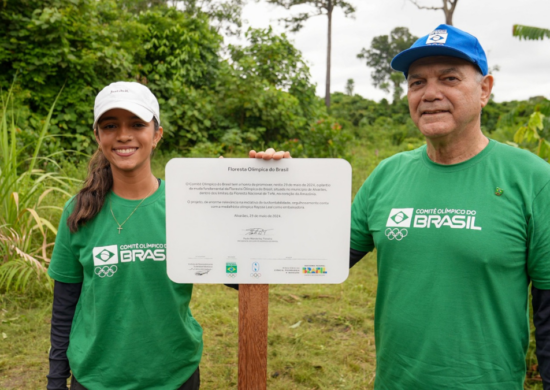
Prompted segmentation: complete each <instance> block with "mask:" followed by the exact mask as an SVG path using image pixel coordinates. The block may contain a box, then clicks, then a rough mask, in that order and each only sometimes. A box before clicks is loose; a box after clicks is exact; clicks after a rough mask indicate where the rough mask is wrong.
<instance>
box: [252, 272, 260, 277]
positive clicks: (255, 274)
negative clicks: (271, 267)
mask: <svg viewBox="0 0 550 390" xmlns="http://www.w3.org/2000/svg"><path fill="white" fill-rule="evenodd" d="M260 276H262V274H260V273H258V272H254V273H252V274H250V277H252V278H259V277H260Z"/></svg>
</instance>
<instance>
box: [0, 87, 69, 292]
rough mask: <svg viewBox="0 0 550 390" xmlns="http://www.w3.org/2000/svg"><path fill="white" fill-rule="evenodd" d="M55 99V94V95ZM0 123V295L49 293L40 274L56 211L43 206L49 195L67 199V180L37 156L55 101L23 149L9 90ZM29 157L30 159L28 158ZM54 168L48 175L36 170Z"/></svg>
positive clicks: (53, 231) (43, 272) (45, 278)
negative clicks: (35, 289) (29, 291)
mask: <svg viewBox="0 0 550 390" xmlns="http://www.w3.org/2000/svg"><path fill="white" fill-rule="evenodd" d="M59 94H61V91H60V93H59ZM1 97H2V100H1V104H2V105H1V111H0V112H1V119H0V152H1V155H0V291H2V290H5V291H7V290H10V289H13V290H20V291H25V290H26V289H27V288H29V287H30V286H31V285H35V286H37V287H40V288H46V289H51V286H52V284H51V280H50V279H49V278H48V276H47V274H46V270H47V264H48V263H49V261H50V259H49V257H48V256H49V253H50V252H51V247H52V246H53V240H54V238H55V235H56V234H57V229H56V228H55V226H54V224H53V223H52V222H51V221H50V219H49V218H48V217H50V218H51V216H52V215H55V213H58V212H59V211H60V210H61V208H60V207H58V206H51V205H47V204H46V201H45V200H46V198H48V196H53V195H50V194H52V193H58V194H62V195H63V196H67V197H68V196H69V193H68V191H67V190H68V189H69V185H70V182H71V179H70V178H67V177H62V176H60V175H59V174H58V173H57V172H56V170H57V169H56V168H57V164H56V163H55V161H54V160H53V159H52V155H50V156H41V155H40V149H41V146H42V144H43V142H44V140H45V139H46V137H47V136H48V135H47V134H48V128H49V126H50V120H51V117H52V113H53V109H54V107H55V104H56V102H57V99H58V98H59V95H58V96H57V97H56V99H55V101H54V102H53V104H52V106H51V108H50V111H49V113H48V116H47V117H46V118H45V120H44V121H43V125H42V128H41V129H39V131H38V134H37V135H38V137H37V140H36V142H34V143H33V144H29V143H28V142H27V144H25V142H24V141H22V140H21V137H19V136H18V135H19V134H20V133H21V132H22V131H34V130H32V129H27V130H21V129H20V128H19V127H17V123H16V118H17V114H18V111H19V110H18V107H17V104H16V102H15V99H14V96H13V86H12V88H11V89H10V91H9V92H8V93H7V95H2V96H1ZM29 156H30V157H29ZM45 166H50V167H54V171H53V172H52V171H51V170H50V171H49V172H47V171H45V170H44V169H40V167H45Z"/></svg>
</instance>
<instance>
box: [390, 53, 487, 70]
mask: <svg viewBox="0 0 550 390" xmlns="http://www.w3.org/2000/svg"><path fill="white" fill-rule="evenodd" d="M435 56H448V57H458V58H462V59H463V60H466V61H468V62H471V63H472V64H474V65H476V66H477V68H478V69H479V70H480V71H481V73H482V74H483V71H482V70H481V67H480V66H479V64H478V63H477V61H476V60H474V59H473V58H472V57H470V56H469V55H467V54H465V53H463V52H461V51H460V50H457V49H453V48H452V47H448V46H422V47H411V48H410V49H407V50H404V51H402V52H401V53H399V54H398V55H396V56H395V57H394V58H393V60H392V62H391V67H392V68H393V69H394V70H397V71H399V72H403V73H404V74H405V77H407V76H408V73H409V67H410V66H411V64H412V63H413V62H415V61H416V60H419V59H421V58H426V57H435Z"/></svg>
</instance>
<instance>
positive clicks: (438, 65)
mask: <svg viewBox="0 0 550 390" xmlns="http://www.w3.org/2000/svg"><path fill="white" fill-rule="evenodd" d="M407 84H408V87H409V89H408V93H407V96H408V99H409V111H410V113H411V118H412V120H413V122H414V123H415V125H416V126H417V127H418V129H419V130H420V132H421V133H422V134H424V136H425V137H426V138H429V139H434V140H435V139H437V138H442V137H447V138H449V137H450V138H455V137H457V136H460V135H464V136H468V135H469V134H470V132H469V131H468V130H475V129H476V128H479V126H480V112H481V109H482V108H483V107H485V105H486V104H487V102H488V101H489V97H490V95H491V89H492V85H493V79H492V76H486V77H483V76H482V75H481V74H480V73H479V71H478V70H477V69H476V68H475V67H474V65H473V64H471V63H469V62H467V61H465V60H462V59H460V58H455V57H444V56H439V57H426V58H422V59H420V60H417V61H415V62H413V63H412V65H411V66H410V67H409V76H408V79H407Z"/></svg>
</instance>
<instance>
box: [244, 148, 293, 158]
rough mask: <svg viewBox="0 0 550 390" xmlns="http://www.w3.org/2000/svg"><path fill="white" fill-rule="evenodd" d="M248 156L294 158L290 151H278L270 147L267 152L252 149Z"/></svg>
mask: <svg viewBox="0 0 550 390" xmlns="http://www.w3.org/2000/svg"><path fill="white" fill-rule="evenodd" d="M248 156H249V157H250V158H262V159H264V160H272V159H273V160H280V159H282V158H292V156H291V155H290V152H284V151H279V152H276V151H275V149H273V148H269V149H267V150H266V151H265V152H256V151H255V150H251V151H250V152H248Z"/></svg>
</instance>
